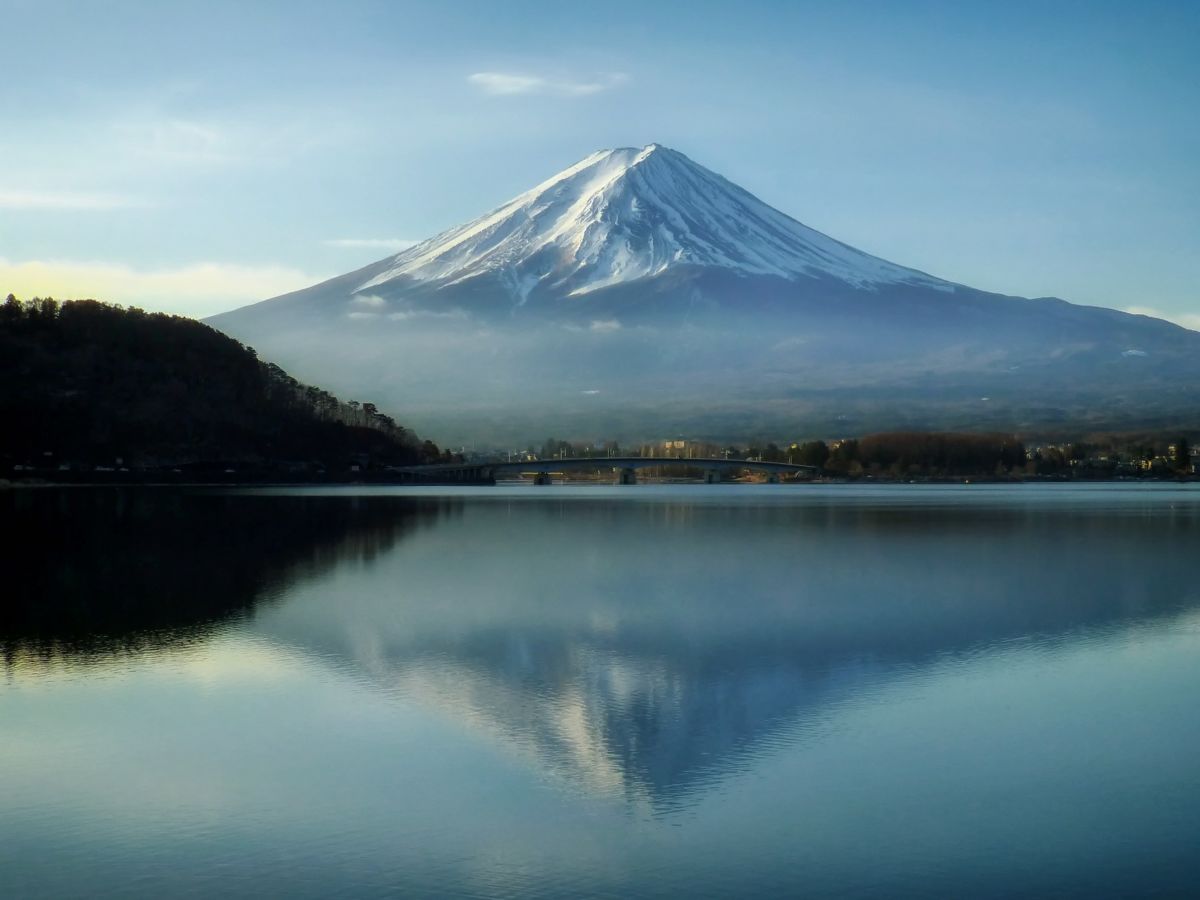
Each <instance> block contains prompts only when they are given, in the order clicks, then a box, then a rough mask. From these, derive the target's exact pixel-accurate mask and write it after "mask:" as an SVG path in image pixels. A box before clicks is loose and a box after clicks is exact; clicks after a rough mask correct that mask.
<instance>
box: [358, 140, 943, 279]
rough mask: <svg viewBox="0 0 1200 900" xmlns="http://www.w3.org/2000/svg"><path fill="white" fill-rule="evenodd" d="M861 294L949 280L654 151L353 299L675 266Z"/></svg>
mask: <svg viewBox="0 0 1200 900" xmlns="http://www.w3.org/2000/svg"><path fill="white" fill-rule="evenodd" d="M688 264H691V265H697V266H708V267H716V268H720V269H726V270H732V271H734V272H739V273H742V274H747V275H775V276H779V277H782V278H787V279H797V278H804V277H822V276H828V277H832V278H835V279H837V280H840V281H843V282H846V283H847V284H850V285H853V286H855V287H858V288H866V289H871V288H873V287H876V286H878V285H881V284H911V285H921V286H926V287H933V288H938V289H943V290H948V289H952V287H953V286H952V285H950V284H949V283H948V282H945V281H942V280H940V279H937V278H933V277H931V276H929V275H926V274H924V273H922V272H918V271H915V270H913V269H907V268H904V267H903V266H898V265H895V264H893V263H890V262H887V261H886V260H882V259H879V258H877V257H874V256H870V255H869V254H866V253H863V252H862V251H859V250H856V249H854V248H853V247H849V246H847V245H846V244H842V243H840V242H839V241H835V240H834V239H833V238H830V237H828V236H826V235H824V234H821V233H820V232H818V231H814V230H813V229H811V228H808V227H807V226H805V225H802V224H801V223H800V222H797V221H796V220H795V219H792V218H790V217H788V216H786V215H784V214H783V213H781V212H779V211H777V210H775V209H772V208H771V207H770V206H768V205H767V204H765V203H763V202H762V201H761V200H759V199H758V198H757V197H754V196H753V195H752V194H750V193H748V192H747V191H744V190H742V189H741V188H740V187H738V186H737V185H735V184H732V183H731V182H729V181H727V180H725V179H724V178H722V177H721V176H719V175H717V174H715V173H713V172H710V171H709V170H708V169H705V168H704V167H703V166H700V165H697V164H696V163H694V162H692V161H691V160H690V159H688V158H687V157H686V156H684V155H683V154H682V153H678V152H676V151H675V150H671V149H669V148H667V147H663V146H661V145H659V144H650V145H648V146H646V147H643V148H641V149H640V150H639V149H635V148H631V147H624V148H620V149H617V150H601V151H599V152H597V153H593V154H592V155H591V156H588V157H587V158H585V159H583V160H581V161H579V162H578V163H576V164H575V165H573V166H571V167H570V168H567V169H565V170H563V171H562V172H559V173H558V174H557V175H555V176H554V177H553V178H550V179H549V180H547V181H544V182H542V183H541V184H539V185H538V186H537V187H535V188H533V189H532V190H530V191H527V192H525V193H524V194H521V195H520V196H518V197H516V198H514V199H513V200H510V201H509V202H508V203H506V204H504V205H503V206H501V207H499V208H498V209H495V210H493V211H492V212H490V213H487V214H486V215H484V216H481V217H480V218H478V219H476V220H474V221H473V222H468V223H467V224H465V225H462V226H460V227H458V228H453V229H451V230H449V231H447V232H444V233H443V234H440V235H438V236H437V237H434V238H431V239H429V240H427V241H425V242H423V243H421V244H418V245H416V246H415V247H412V248H410V249H408V250H405V251H404V252H403V253H400V254H399V255H397V256H396V257H395V258H394V259H393V260H392V261H391V263H390V264H388V265H386V266H385V267H384V269H383V271H382V272H379V273H378V274H376V275H375V276H374V277H372V278H370V279H369V280H368V281H366V282H364V283H363V284H361V285H359V286H358V288H357V289H356V291H355V293H359V292H361V293H365V294H369V293H370V292H371V291H372V289H376V288H378V287H379V286H381V285H383V284H386V283H388V282H392V281H394V280H396V279H399V278H405V279H410V280H412V281H417V282H433V283H438V284H440V285H444V286H449V285H457V284H462V283H464V282H467V281H469V280H470V279H472V278H477V277H479V276H481V275H493V276H498V277H499V280H500V282H501V283H502V284H503V285H505V287H506V288H507V289H508V291H509V293H510V295H511V296H512V298H513V299H515V300H516V301H517V302H518V303H520V302H523V301H524V299H525V298H526V297H527V296H528V295H529V293H530V291H531V290H533V289H534V288H535V287H539V288H548V289H552V290H555V291H559V292H562V293H563V294H566V295H568V296H579V295H582V294H587V293H589V292H591V291H594V290H597V289H599V288H604V287H609V286H612V285H615V284H620V283H627V282H630V281H633V280H636V279H639V278H644V277H647V276H653V275H658V274H661V273H662V272H664V271H666V270H667V269H668V268H671V267H673V266H679V265H688Z"/></svg>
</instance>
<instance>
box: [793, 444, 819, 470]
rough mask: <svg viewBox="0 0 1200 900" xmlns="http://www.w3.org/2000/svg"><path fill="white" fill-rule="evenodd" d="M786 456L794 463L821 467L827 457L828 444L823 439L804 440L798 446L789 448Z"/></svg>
mask: <svg viewBox="0 0 1200 900" xmlns="http://www.w3.org/2000/svg"><path fill="white" fill-rule="evenodd" d="M788 458H789V460H790V461H791V462H793V463H795V464H796V465H800V466H816V467H817V468H818V469H823V468H825V463H826V461H828V459H829V445H828V444H826V443H825V442H824V441H806V442H805V443H803V444H801V445H800V446H799V447H795V448H793V449H792V450H790V451H789V452H788Z"/></svg>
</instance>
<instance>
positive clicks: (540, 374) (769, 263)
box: [210, 144, 1200, 440]
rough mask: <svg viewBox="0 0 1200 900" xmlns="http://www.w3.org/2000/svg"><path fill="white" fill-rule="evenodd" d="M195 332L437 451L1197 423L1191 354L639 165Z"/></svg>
mask: <svg viewBox="0 0 1200 900" xmlns="http://www.w3.org/2000/svg"><path fill="white" fill-rule="evenodd" d="M1134 299H1136V298H1131V302H1132V301H1133V300H1134ZM210 321H211V322H212V323H213V324H214V325H216V326H217V327H218V328H221V329H222V330H225V331H227V332H228V333H230V334H232V335H234V336H237V337H239V338H242V339H245V340H248V341H251V342H253V343H254V344H255V345H256V346H259V347H260V348H264V349H266V350H267V351H268V352H270V353H271V355H272V356H274V357H277V358H280V359H281V360H283V361H284V362H285V363H287V364H288V365H289V366H291V367H294V368H296V369H297V370H298V371H299V372H301V373H302V374H303V375H304V376H305V377H309V378H314V379H316V378H319V379H320V380H322V381H325V382H328V383H330V384H332V385H334V386H336V387H337V388H338V389H340V390H347V391H352V392H362V391H367V392H370V393H371V394H372V395H374V396H380V397H384V398H386V399H387V400H388V401H389V402H390V403H392V404H393V405H397V406H398V408H402V409H405V410H406V414H407V415H410V416H411V417H412V418H413V420H414V421H415V422H417V423H418V424H419V425H420V426H421V427H425V428H433V427H436V428H437V429H439V432H440V433H443V434H446V435H447V437H450V438H452V439H459V440H465V439H476V440H486V439H494V440H517V439H526V438H529V437H532V436H536V435H540V434H542V433H543V432H547V433H548V432H549V431H554V432H556V433H562V432H563V431H564V430H567V429H581V431H579V432H578V433H580V434H584V435H598V434H610V435H623V436H626V437H647V436H652V435H655V434H658V433H660V432H661V431H663V430H668V431H672V432H673V431H678V430H686V431H690V432H692V433H697V434H699V433H703V434H706V435H710V436H718V437H719V436H738V435H741V434H745V433H746V432H747V430H751V431H753V432H754V433H767V434H771V435H776V436H781V437H785V436H790V435H799V434H818V433H820V434H829V433H842V432H848V431H860V430H871V429H874V428H881V427H960V428H961V427H972V426H978V427H987V428H996V427H1001V428H1025V429H1028V428H1036V427H1040V426H1052V425H1057V424H1065V423H1079V424H1098V423H1101V422H1102V423H1103V424H1106V425H1116V424H1130V425H1132V424H1137V425H1150V424H1165V423H1167V422H1174V421H1176V420H1178V418H1179V417H1180V415H1182V414H1184V413H1191V412H1192V411H1194V410H1196V409H1197V408H1200V396H1198V394H1197V389H1196V388H1195V387H1194V385H1196V384H1197V383H1200V334H1196V333H1194V332H1190V331H1187V330H1185V329H1182V328H1179V327H1177V326H1174V325H1171V324H1169V323H1166V322H1162V321H1159V320H1154V319H1149V318H1146V317H1141V316H1131V315H1127V314H1125V313H1119V312H1116V311H1113V310H1106V309H1097V308H1089V307H1081V306H1075V305H1072V304H1068V303H1065V302H1063V301H1061V300H1055V299H1040V300H1027V299H1024V298H1017V297H1004V296H1000V295H996V294H990V293H986V292H983V291H977V290H974V289H972V288H969V287H966V286H963V285H958V284H953V283H950V282H947V281H944V280H941V279H938V278H935V277H933V276H931V275H927V274H925V273H923V272H918V271H916V270H914V269H909V268H905V267H903V266H900V265H896V264H894V263H891V262H888V261H886V260H882V259H879V258H877V257H874V256H871V255H869V254H867V253H863V252H861V251H859V250H856V249H854V248H853V247H850V246H848V245H845V244H842V243H840V242H838V241H836V240H834V239H833V238H830V237H828V236H826V235H824V234H821V233H820V232H818V231H815V230H813V229H811V228H808V227H807V226H805V225H803V224H801V223H800V222H797V221H796V220H794V219H792V218H790V217H788V216H786V215H784V214H783V213H781V212H778V211H777V210H774V209H772V208H771V207H770V206H768V205H767V204H765V203H763V202H762V201H761V200H758V199H757V198H755V197H754V196H752V195H751V194H749V193H747V192H746V191H744V190H742V189H741V188H739V187H737V186H736V185H734V184H731V183H730V182H728V181H727V180H725V179H724V178H722V177H720V176H719V175H716V174H714V173H712V172H710V171H708V170H707V169H705V168H703V167H702V166H699V165H697V164H696V163H694V162H692V161H691V160H690V159H688V158H687V157H685V156H683V155H682V154H680V153H677V152H675V151H673V150H670V149H668V148H665V147H662V146H660V145H656V144H651V145H649V146H647V147H644V148H641V149H633V148H624V149H618V150H606V151H600V152H598V153H594V154H592V155H591V156H589V157H587V158H586V159H583V160H581V161H580V162H578V163H576V164H575V165H573V166H571V167H570V168H568V169H565V170H563V171H562V172H560V173H559V174H558V175H555V176H554V177H553V178H550V179H549V180H547V181H545V182H543V183H542V184H540V185H538V186H537V187H535V188H533V189H532V190H530V191H527V192H525V193H524V194H521V195H520V196H518V197H515V198H513V199H512V200H511V201H509V202H508V203H505V204H503V205H502V206H500V207H498V208H496V209H495V210H493V211H491V212H489V213H487V214H485V215H483V216H481V217H479V218H478V219H476V220H474V221H472V222H469V223H467V224H465V225H462V226H460V227H458V228H454V229H451V230H449V231H447V232H444V233H443V234H440V235H438V236H436V237H434V238H431V239H430V240H427V241H425V242H423V243H421V244H418V245H416V246H414V247H412V248H410V249H408V250H406V251H404V252H402V253H399V254H397V255H395V256H391V257H388V258H386V259H383V260H380V261H378V262H376V263H373V264H371V265H369V266H366V267H364V268H363V269H360V270H358V271H355V272H351V273H348V274H347V275H343V276H340V277H338V278H335V279H332V280H330V281H326V282H323V283H322V284H319V285H315V286H313V287H311V288H308V289H306V290H303V291H298V292H295V293H293V294H288V295H285V296H283V297H280V298H276V299H274V300H270V301H266V302H264V303H260V304H255V305H253V306H250V307H246V308H243V309H241V310H235V311H233V312H231V313H226V314H224V315H221V316H217V317H214V318H213V319H212V320H210Z"/></svg>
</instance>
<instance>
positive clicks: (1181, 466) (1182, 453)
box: [1175, 437, 1192, 472]
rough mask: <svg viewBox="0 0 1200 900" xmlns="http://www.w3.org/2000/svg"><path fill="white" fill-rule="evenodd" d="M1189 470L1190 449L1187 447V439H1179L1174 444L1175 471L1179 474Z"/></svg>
mask: <svg viewBox="0 0 1200 900" xmlns="http://www.w3.org/2000/svg"><path fill="white" fill-rule="evenodd" d="M1191 468H1192V448H1191V447H1190V446H1188V439H1187V438H1185V437H1181V438H1179V440H1177V441H1176V442H1175V469H1176V471H1179V472H1189V471H1191Z"/></svg>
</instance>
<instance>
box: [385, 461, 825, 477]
mask: <svg viewBox="0 0 1200 900" xmlns="http://www.w3.org/2000/svg"><path fill="white" fill-rule="evenodd" d="M658 466H675V467H686V468H689V469H700V470H701V471H702V472H703V473H704V481H705V483H706V484H716V483H718V482H720V481H722V480H723V476H727V475H730V474H732V473H734V472H741V471H744V470H747V469H748V470H750V471H752V472H763V473H765V474H766V476H767V481H769V482H771V483H777V482H778V481H779V478H780V476H781V475H791V476H793V477H794V476H796V475H801V474H816V472H817V471H818V470H817V468H816V466H801V465H795V464H793V463H783V462H764V461H762V460H755V459H720V458H718V459H680V458H678V457H675V456H594V457H593V456H588V457H575V458H568V459H530V460H521V461H519V462H488V463H435V464H433V465H427V466H396V467H394V468H392V469H391V470H390V471H391V472H392V473H394V474H396V475H399V476H400V477H401V479H402V480H404V481H409V480H411V481H412V482H413V483H417V484H420V483H422V482H427V483H431V484H433V483H437V484H446V483H447V482H449V483H462V484H494V483H495V482H496V479H498V478H505V477H510V478H511V477H514V476H516V477H527V478H530V479H531V480H532V481H533V483H534V484H551V483H552V482H553V480H554V476H555V475H564V474H566V473H568V472H597V471H604V470H606V469H607V470H609V471H611V472H613V474H614V479H613V480H614V482H615V483H616V484H637V471H638V470H639V469H651V468H656V467H658Z"/></svg>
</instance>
